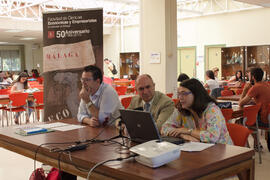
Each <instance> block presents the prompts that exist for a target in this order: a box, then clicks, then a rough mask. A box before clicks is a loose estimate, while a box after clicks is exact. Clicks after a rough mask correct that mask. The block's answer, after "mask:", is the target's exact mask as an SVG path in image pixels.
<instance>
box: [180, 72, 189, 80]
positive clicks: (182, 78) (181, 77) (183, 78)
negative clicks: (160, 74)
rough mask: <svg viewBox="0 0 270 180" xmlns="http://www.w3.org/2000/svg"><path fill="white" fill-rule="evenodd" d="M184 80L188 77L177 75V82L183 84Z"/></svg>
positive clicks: (182, 74) (183, 74)
mask: <svg viewBox="0 0 270 180" xmlns="http://www.w3.org/2000/svg"><path fill="white" fill-rule="evenodd" d="M186 79H189V77H188V75H186V74H185V73H181V74H179V76H178V79H177V81H178V82H183V81H184V80H186Z"/></svg>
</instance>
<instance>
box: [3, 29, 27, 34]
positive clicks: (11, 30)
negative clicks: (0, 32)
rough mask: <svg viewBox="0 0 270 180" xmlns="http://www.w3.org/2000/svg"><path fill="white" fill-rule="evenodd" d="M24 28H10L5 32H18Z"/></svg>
mask: <svg viewBox="0 0 270 180" xmlns="http://www.w3.org/2000/svg"><path fill="white" fill-rule="evenodd" d="M23 31H24V30H22V29H9V30H6V31H5V32H10V33H17V32H23Z"/></svg>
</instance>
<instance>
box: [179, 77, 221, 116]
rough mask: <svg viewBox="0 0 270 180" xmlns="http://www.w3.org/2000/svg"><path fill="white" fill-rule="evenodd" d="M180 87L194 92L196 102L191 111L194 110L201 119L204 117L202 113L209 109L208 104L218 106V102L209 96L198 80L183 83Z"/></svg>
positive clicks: (188, 113) (185, 112) (187, 113)
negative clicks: (211, 103)
mask: <svg viewBox="0 0 270 180" xmlns="http://www.w3.org/2000/svg"><path fill="white" fill-rule="evenodd" d="M180 86H182V87H184V88H187V89H189V90H190V91H191V92H192V94H193V96H194V101H193V104H192V105H191V109H193V110H194V111H195V112H196V113H197V114H198V116H199V117H202V113H203V112H204V110H205V109H206V108H207V105H208V103H210V102H213V103H215V104H217V102H216V100H215V99H213V98H212V97H210V96H209V94H208V92H207V91H206V89H205V88H204V87H203V85H202V83H201V82H200V81H198V80H197V79H194V78H192V79H189V80H186V81H183V82H182V83H181V84H180ZM183 113H184V114H186V115H190V112H189V111H188V112H187V111H184V112H183Z"/></svg>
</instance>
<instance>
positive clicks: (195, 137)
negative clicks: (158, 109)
mask: <svg viewBox="0 0 270 180" xmlns="http://www.w3.org/2000/svg"><path fill="white" fill-rule="evenodd" d="M178 98H179V104H178V105H177V110H175V111H174V113H173V114H172V115H171V117H170V118H169V119H168V120H167V121H166V122H165V123H164V124H163V126H162V130H161V133H162V134H163V135H166V136H173V137H181V138H183V139H185V140H188V141H197V142H198V141H201V142H206V143H222V144H233V143H232V140H231V137H230V135H229V132H228V130H227V127H226V122H225V119H224V117H223V115H222V112H221V111H220V109H219V107H218V106H217V105H216V101H215V100H214V99H213V98H211V97H210V96H209V95H208V93H207V91H206V90H205V89H204V87H203V85H202V84H201V83H200V82H199V81H198V80H196V79H189V80H186V81H184V82H182V83H181V84H180V87H179V88H178Z"/></svg>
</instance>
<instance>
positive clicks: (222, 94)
mask: <svg viewBox="0 0 270 180" xmlns="http://www.w3.org/2000/svg"><path fill="white" fill-rule="evenodd" d="M232 95H233V92H232V91H231V90H223V91H221V96H232Z"/></svg>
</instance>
